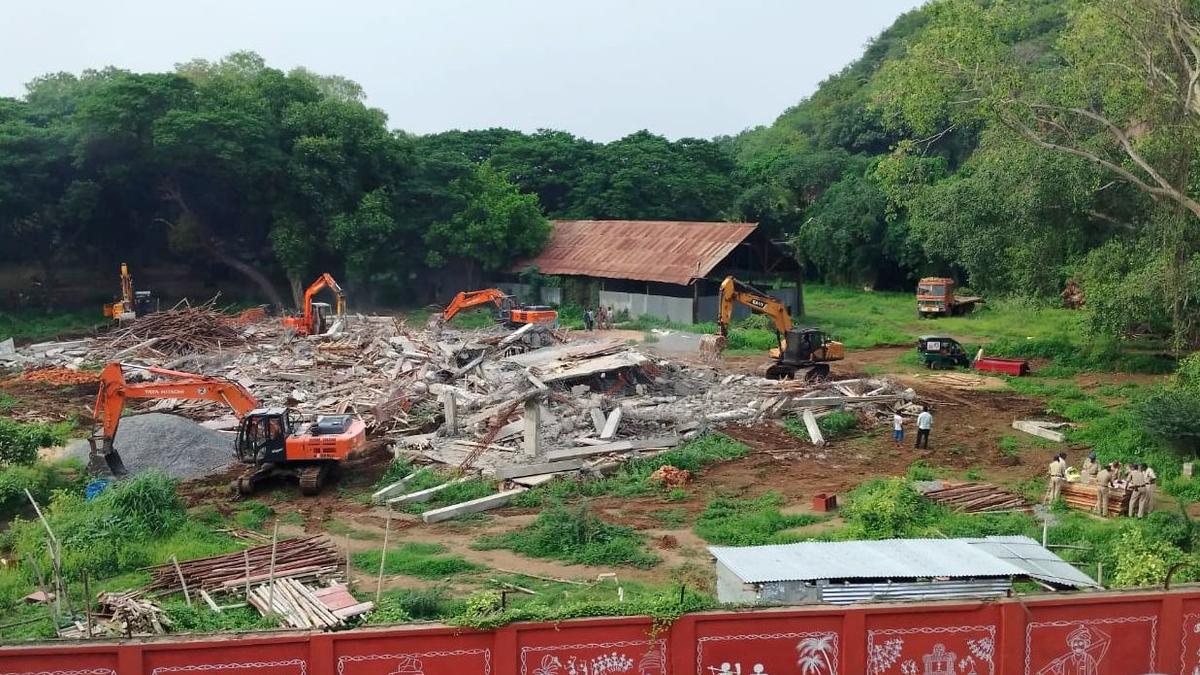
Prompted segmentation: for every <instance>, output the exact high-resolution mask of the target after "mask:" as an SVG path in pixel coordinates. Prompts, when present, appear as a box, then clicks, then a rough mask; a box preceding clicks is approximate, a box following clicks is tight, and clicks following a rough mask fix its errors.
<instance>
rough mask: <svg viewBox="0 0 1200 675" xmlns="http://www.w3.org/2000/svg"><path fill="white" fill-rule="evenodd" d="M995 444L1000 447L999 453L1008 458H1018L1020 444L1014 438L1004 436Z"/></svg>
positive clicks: (1008, 435)
mask: <svg viewBox="0 0 1200 675" xmlns="http://www.w3.org/2000/svg"><path fill="white" fill-rule="evenodd" d="M996 444H997V445H998V446H1000V452H1002V453H1004V454H1005V455H1007V456H1009V457H1018V456H1020V454H1021V442H1020V441H1019V440H1018V439H1017V437H1016V436H1013V435H1011V434H1005V435H1004V436H1001V437H1000V440H999V442H997V443H996Z"/></svg>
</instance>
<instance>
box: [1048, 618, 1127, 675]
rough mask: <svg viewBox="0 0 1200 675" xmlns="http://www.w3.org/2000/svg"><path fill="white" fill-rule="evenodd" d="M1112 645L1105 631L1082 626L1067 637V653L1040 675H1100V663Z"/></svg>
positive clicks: (1055, 660)
mask: <svg viewBox="0 0 1200 675" xmlns="http://www.w3.org/2000/svg"><path fill="white" fill-rule="evenodd" d="M1111 643H1112V638H1110V637H1109V636H1108V635H1107V634H1105V633H1104V632H1103V631H1100V630H1098V629H1096V628H1094V627H1092V628H1089V627H1088V626H1085V625H1083V624H1080V625H1079V626H1078V627H1077V628H1075V630H1073V631H1071V632H1070V634H1068V635H1067V648H1068V651H1067V653H1065V654H1063V655H1062V656H1059V657H1058V658H1056V659H1054V660H1053V661H1051V662H1050V663H1048V664H1046V666H1045V667H1043V668H1042V669H1041V670H1039V671H1038V675H1100V662H1101V661H1103V660H1104V655H1105V654H1107V653H1108V648H1109V646H1110V644H1111Z"/></svg>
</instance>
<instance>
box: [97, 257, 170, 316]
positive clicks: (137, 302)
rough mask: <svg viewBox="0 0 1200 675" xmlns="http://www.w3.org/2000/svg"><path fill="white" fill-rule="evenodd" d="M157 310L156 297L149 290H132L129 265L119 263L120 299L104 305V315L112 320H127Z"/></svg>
mask: <svg viewBox="0 0 1200 675" xmlns="http://www.w3.org/2000/svg"><path fill="white" fill-rule="evenodd" d="M157 311H158V299H157V298H155V297H154V294H153V293H151V292H150V291H136V292H135V291H134V290H133V277H132V276H131V275H130V274H129V265H126V264H125V263H121V299H120V300H118V301H117V302H114V303H111V304H107V305H105V306H104V316H107V317H109V318H111V319H112V320H113V321H127V320H129V319H136V318H137V317H139V316H145V315H146V314H153V313H154V312H157Z"/></svg>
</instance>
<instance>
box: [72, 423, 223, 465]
mask: <svg viewBox="0 0 1200 675" xmlns="http://www.w3.org/2000/svg"><path fill="white" fill-rule="evenodd" d="M113 447H114V448H116V449H117V452H118V453H120V455H121V459H122V460H123V461H124V462H125V468H126V469H128V470H129V473H130V474H136V473H141V472H143V471H146V470H148V469H158V470H160V471H162V472H164V473H166V474H168V475H171V476H175V477H176V478H184V479H186V478H202V477H204V476H207V475H210V474H212V473H214V472H216V471H219V470H221V469H223V468H225V467H227V466H229V465H230V464H232V463H233V462H234V461H235V459H234V456H233V435H232V434H228V433H221V432H219V431H213V430H212V429H206V428H204V427H202V426H200V425H199V424H197V423H195V422H193V421H191V420H189V419H186V418H184V417H177V416H175V415H163V414H161V413H147V414H145V415H134V416H132V417H125V418H122V419H121V425H120V426H119V427H117V437H116V439H114V441H113ZM88 452H89V449H88V444H87V441H77V442H75V443H72V444H71V445H70V446H68V447H67V456H69V457H78V458H80V459H82V460H83V461H85V462H86V461H87V457H88Z"/></svg>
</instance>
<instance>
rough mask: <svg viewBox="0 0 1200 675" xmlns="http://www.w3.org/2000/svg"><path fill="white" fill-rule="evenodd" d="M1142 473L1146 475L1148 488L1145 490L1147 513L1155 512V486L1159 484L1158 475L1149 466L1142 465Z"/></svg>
mask: <svg viewBox="0 0 1200 675" xmlns="http://www.w3.org/2000/svg"><path fill="white" fill-rule="evenodd" d="M1142 473H1144V474H1145V475H1146V487H1145V488H1143V490H1144V491H1145V493H1146V497H1145V500H1146V513H1150V512H1151V511H1153V510H1154V486H1155V485H1156V484H1157V483H1158V474H1157V473H1155V472H1154V467H1152V466H1150V465H1149V464H1143V465H1142Z"/></svg>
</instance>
